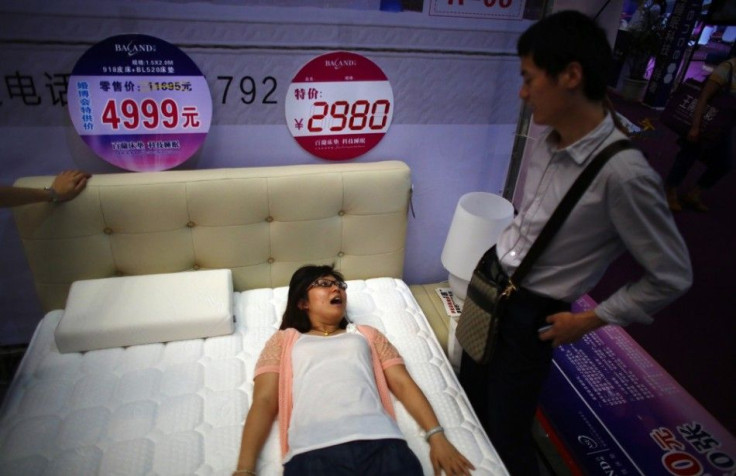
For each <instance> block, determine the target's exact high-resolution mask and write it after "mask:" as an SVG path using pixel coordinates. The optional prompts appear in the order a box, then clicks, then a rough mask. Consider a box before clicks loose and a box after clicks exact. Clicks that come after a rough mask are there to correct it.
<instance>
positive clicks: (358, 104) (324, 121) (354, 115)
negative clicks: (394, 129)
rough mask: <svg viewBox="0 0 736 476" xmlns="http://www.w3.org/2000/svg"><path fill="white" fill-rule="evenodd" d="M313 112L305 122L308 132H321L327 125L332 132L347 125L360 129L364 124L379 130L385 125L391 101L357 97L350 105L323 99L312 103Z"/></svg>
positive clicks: (353, 129) (353, 128)
mask: <svg viewBox="0 0 736 476" xmlns="http://www.w3.org/2000/svg"><path fill="white" fill-rule="evenodd" d="M312 107H313V110H315V113H314V114H312V116H311V117H310V118H309V122H307V129H308V130H309V132H322V131H323V130H324V128H325V127H327V126H329V130H330V131H332V132H340V131H343V130H344V129H345V127H347V128H348V129H349V130H350V131H362V130H363V129H365V127H366V126H368V128H369V129H370V130H374V131H380V130H382V129H383V128H384V127H386V122H387V121H388V113H389V111H390V110H391V102H390V101H389V100H387V99H378V100H377V101H375V102H373V103H370V102H369V101H366V100H365V99H358V100H357V101H355V102H354V103H352V105H351V104H350V103H349V102H348V101H335V102H334V103H332V104H331V105H330V104H329V103H327V102H325V101H316V102H315V103H314V104H313V105H312Z"/></svg>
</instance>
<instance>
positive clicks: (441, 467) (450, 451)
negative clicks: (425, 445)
mask: <svg viewBox="0 0 736 476" xmlns="http://www.w3.org/2000/svg"><path fill="white" fill-rule="evenodd" d="M429 459H430V461H432V468H434V474H435V475H437V476H439V475H440V474H442V471H444V472H445V474H447V475H470V471H471V470H473V469H475V466H473V464H472V463H471V462H470V461H468V459H467V458H465V456H463V454H462V453H460V452H459V451H458V450H457V448H455V446H454V445H453V444H452V443H450V441H449V440H448V439H447V438H446V437H445V435H444V433H436V434H434V435H432V436H430V437H429Z"/></svg>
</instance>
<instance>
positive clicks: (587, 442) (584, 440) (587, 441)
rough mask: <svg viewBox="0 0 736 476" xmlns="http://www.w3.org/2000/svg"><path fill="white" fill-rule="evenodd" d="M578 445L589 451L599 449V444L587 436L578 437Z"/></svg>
mask: <svg viewBox="0 0 736 476" xmlns="http://www.w3.org/2000/svg"><path fill="white" fill-rule="evenodd" d="M578 443H580V444H581V445H583V446H585V447H586V448H587V449H589V450H594V449H596V448H598V443H597V442H596V441H595V440H594V439H593V438H591V437H589V436H587V435H578Z"/></svg>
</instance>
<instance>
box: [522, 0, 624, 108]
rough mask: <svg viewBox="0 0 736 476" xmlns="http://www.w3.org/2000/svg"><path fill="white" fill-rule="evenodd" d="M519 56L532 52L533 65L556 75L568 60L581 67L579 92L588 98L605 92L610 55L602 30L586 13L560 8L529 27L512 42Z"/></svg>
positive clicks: (604, 33)
mask: <svg viewBox="0 0 736 476" xmlns="http://www.w3.org/2000/svg"><path fill="white" fill-rule="evenodd" d="M516 52H517V54H518V55H519V56H527V55H532V59H533V60H534V64H535V65H537V66H538V67H539V68H541V69H543V70H544V71H545V72H546V73H547V74H549V75H550V76H552V77H557V75H559V74H560V73H561V72H562V71H563V70H564V69H565V68H566V67H567V65H569V64H570V63H572V62H573V61H577V62H578V63H580V65H581V66H582V69H583V81H584V82H583V92H584V93H585V96H586V97H587V98H588V99H590V100H591V101H600V100H602V99H603V97H604V96H605V94H606V89H607V87H608V76H609V74H610V71H611V65H612V61H613V56H612V53H611V45H610V44H609V43H608V38H606V32H605V31H603V29H602V28H601V27H599V26H598V25H597V24H596V23H595V21H594V20H593V19H592V18H590V17H588V16H587V15H585V14H583V13H580V12H578V11H574V10H564V11H561V12H557V13H553V14H552V15H550V16H548V17H545V18H542V19H541V20H539V21H538V22H537V23H535V24H534V25H532V26H530V27H529V28H528V29H527V30H526V31H525V32H524V33H522V35H521V36H520V37H519V40H518V41H517V43H516Z"/></svg>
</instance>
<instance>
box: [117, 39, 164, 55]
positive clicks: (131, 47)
mask: <svg viewBox="0 0 736 476" xmlns="http://www.w3.org/2000/svg"><path fill="white" fill-rule="evenodd" d="M115 52H116V53H127V54H128V56H135V55H137V54H138V53H155V52H156V45H146V44H136V43H134V42H133V41H130V42H129V43H128V44H127V45H124V44H121V43H115Z"/></svg>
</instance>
